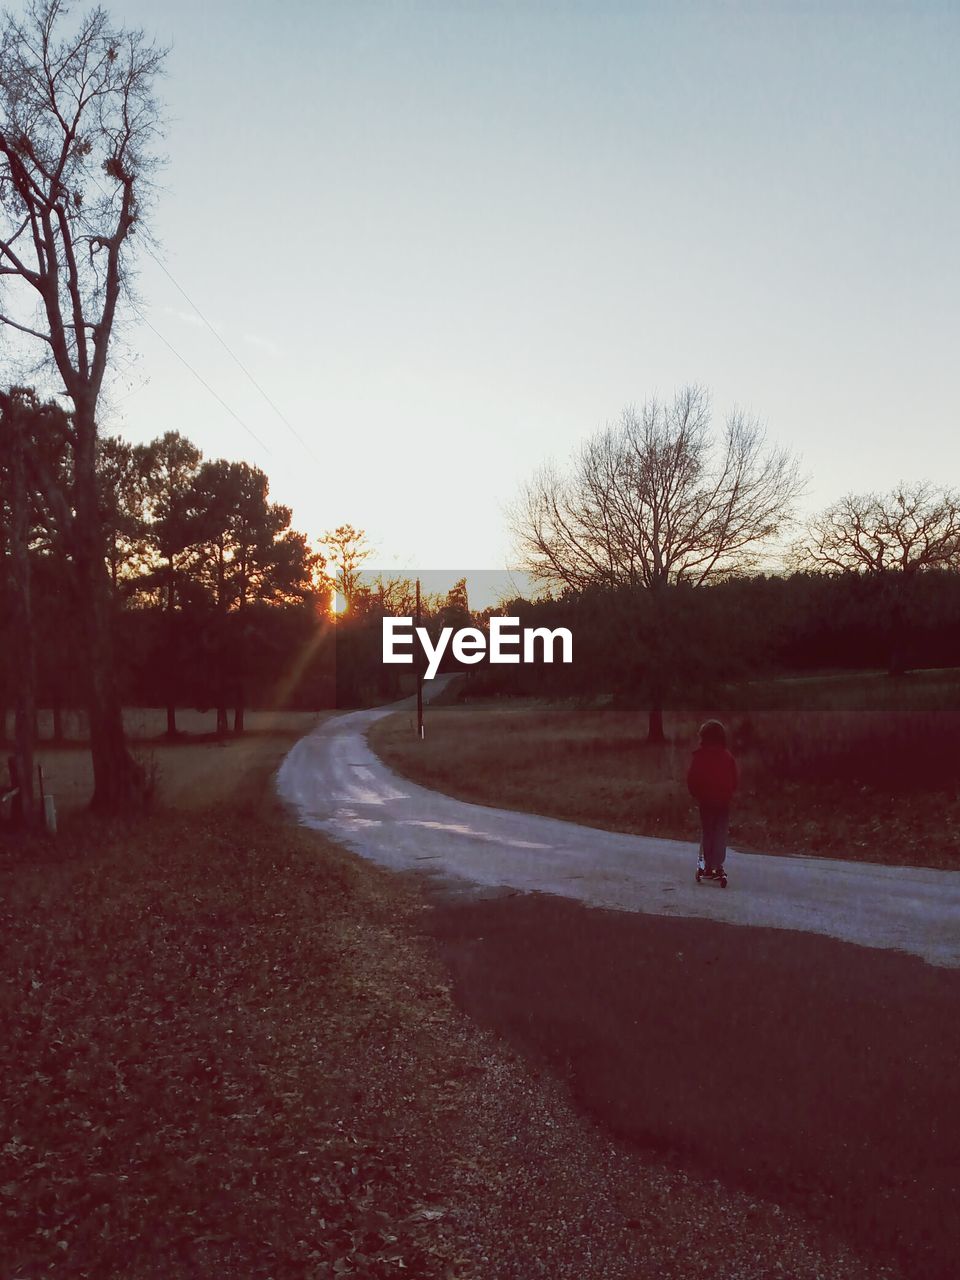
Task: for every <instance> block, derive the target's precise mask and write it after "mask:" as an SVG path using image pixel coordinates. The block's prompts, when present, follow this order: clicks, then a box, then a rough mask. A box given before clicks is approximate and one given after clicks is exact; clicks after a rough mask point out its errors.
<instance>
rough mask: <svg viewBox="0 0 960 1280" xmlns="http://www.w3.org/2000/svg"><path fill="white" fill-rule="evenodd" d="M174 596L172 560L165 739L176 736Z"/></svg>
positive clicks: (170, 567) (169, 594)
mask: <svg viewBox="0 0 960 1280" xmlns="http://www.w3.org/2000/svg"><path fill="white" fill-rule="evenodd" d="M175 605H176V596H175V589H174V583H173V560H172V559H171V560H170V562H169V564H168V567H167V608H166V614H167V616H166V621H165V632H166V634H165V637H164V638H165V641H166V643H165V646H164V647H165V649H166V653H165V654H164V664H163V665H164V667H165V668H166V670H165V671H164V684H165V686H166V691H167V737H168V738H175V737H176V736H177V697H176V676H175V674H174V673H175V671H176V657H177V632H176V626H177V620H176V615H175V613H174V608H175Z"/></svg>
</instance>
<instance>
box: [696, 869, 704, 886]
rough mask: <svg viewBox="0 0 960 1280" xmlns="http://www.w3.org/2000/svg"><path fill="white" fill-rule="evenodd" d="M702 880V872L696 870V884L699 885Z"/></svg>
mask: <svg viewBox="0 0 960 1280" xmlns="http://www.w3.org/2000/svg"><path fill="white" fill-rule="evenodd" d="M702 879H703V872H702V871H701V870H700V869H699V868H697V884H699V883H700V881H701V880H702Z"/></svg>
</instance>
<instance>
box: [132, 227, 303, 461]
mask: <svg viewBox="0 0 960 1280" xmlns="http://www.w3.org/2000/svg"><path fill="white" fill-rule="evenodd" d="M144 247H145V248H146V251H147V253H148V254H149V255H150V257H151V258H152V259H153V260H154V262H155V263H156V264H157V266H158V267H159V268H160V270H161V271H162V272H163V274H164V275H165V276H166V277H167V279H168V280H169V281H170V282H171V284H172V285H173V286H174V288H175V289H176V290H177V291H178V292H179V293H181V294H182V295H183V297H184V298H186V300H187V302H188V303H189V304H190V306H191V307H193V309H194V311H195V312H196V313H197V315H198V316H199V317H200V319H201V320H202V321H203V323H204V324H205V325H206V327H207V328H208V329H209V330H210V332H211V333H212V334H213V336H214V337H215V338H216V340H217V341H218V342H219V343H220V345H221V347H223V349H224V351H226V353H227V355H228V356H230V358H231V360H233V361H234V363H235V364H236V365H238V366H239V368H240V369H241V370H242V371H243V373H244V374H245V375H246V377H247V378H248V379H249V380H250V382H252V383H253V385H254V386H255V387H256V389H257V390H258V391H259V392H260V394H261V395H262V396H263V398H264V400H266V402H267V404H268V405H269V406H270V408H271V409H272V410H273V411H274V413H275V414H276V415H277V417H278V418H279V419H280V421H281V422H282V423H283V424H284V426H285V427H286V428H287V430H288V431H289V432H290V433H291V435H293V436H294V438H295V439H296V440H297V441H299V443H300V444H301V446H302V447H303V448H304V449H305V450H306V452H307V453H308V454H309V455H310V457H311V458H312V459H313V460H314V462H315V463H316V464H317V465H318V466H319V465H320V459H319V458H318V457H317V455H316V454H315V453H314V452H313V450H312V449H311V447H310V445H309V444H307V442H306V440H304V438H303V436H302V435H301V434H300V432H299V431H298V430H297V429H296V427H295V426H294V425H293V423H292V422H291V421H290V419H289V418H288V417H287V415H286V414H285V413H284V412H283V410H282V409H281V408H280V407H279V405H278V404H277V403H276V401H275V400H274V399H273V398H272V397H271V396H269V395H268V394H267V392H266V391H264V389H263V387H262V386H261V385H260V383H259V382H258V381H257V380H256V378H255V377H254V376H253V374H252V373H251V372H250V370H249V369H248V368H247V366H246V365H245V364H244V363H243V361H242V360H241V359H240V357H239V356H238V355H237V353H236V352H235V351H234V350H233V348H232V347H231V346H230V344H229V343H228V342H227V340H226V339H225V338H224V337H223V336H222V335H221V334H220V333H219V332H218V331H217V330H216V329H215V328H214V326H213V325H212V324H211V323H210V321H209V320H208V319H207V317H206V316H205V315H204V314H203V312H202V311H201V310H200V308H199V307H198V306H197V304H196V303H195V302H194V300H193V299H192V298H191V297H190V295H189V293H187V291H186V289H184V287H183V285H182V284H180V282H179V281H178V280H177V279H176V278H175V277H174V275H173V273H172V272H171V271H170V270H169V269H168V268H167V267H166V266H165V265H164V264H163V263H162V262H161V261H160V259H159V258H158V257H157V255H156V254H155V253H154V252H153V250H152V249H151V248H150V246H149V245H145V246H144ZM154 332H156V330H154Z"/></svg>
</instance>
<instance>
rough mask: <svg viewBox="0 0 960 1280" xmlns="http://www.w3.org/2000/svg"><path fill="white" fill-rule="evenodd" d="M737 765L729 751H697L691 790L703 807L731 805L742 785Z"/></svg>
mask: <svg viewBox="0 0 960 1280" xmlns="http://www.w3.org/2000/svg"><path fill="white" fill-rule="evenodd" d="M739 780H740V779H739V775H738V773H737V762H736V760H734V758H733V756H732V755H731V754H730V752H729V751H728V750H727V748H726V747H697V749H696V751H694V753H693V759H692V760H691V761H690V768H689V769H688V770H687V786H688V787H689V788H690V794H691V795H692V796H693V798H694V799H695V800H696V801H697V802H698V803H699V804H715V805H728V804H729V803H730V801H731V799H732V798H733V793H734V792H735V791H736V789H737V783H738V782H739Z"/></svg>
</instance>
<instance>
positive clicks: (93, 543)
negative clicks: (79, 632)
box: [0, 0, 164, 808]
mask: <svg viewBox="0 0 960 1280" xmlns="http://www.w3.org/2000/svg"><path fill="white" fill-rule="evenodd" d="M67 16H68V14H67V5H66V3H64V0H30V2H29V3H28V5H27V7H26V12H25V16H24V17H23V18H18V17H15V16H12V15H11V16H8V18H7V21H6V26H5V28H4V31H3V34H2V38H0V284H2V285H3V286H4V288H3V292H2V294H0V327H2V328H3V329H5V330H6V331H7V333H8V337H10V336H12V335H14V334H16V335H20V340H21V341H27V340H29V341H30V342H32V343H37V344H39V345H40V348H41V350H42V352H43V353H44V356H45V360H46V364H47V366H48V367H50V368H51V369H52V371H53V372H54V373H55V374H56V375H57V376H58V377H59V379H60V381H61V383H62V386H63V391H64V393H65V394H66V396H67V397H68V398H69V400H70V401H72V403H73V412H72V414H71V424H70V447H71V453H72V468H71V470H72V475H71V479H72V488H71V493H70V495H69V502H67V501H66V500H65V499H64V497H63V495H62V494H61V495H60V496H59V500H58V501H56V509H57V510H58V514H59V517H60V522H61V526H62V527H61V533H62V536H63V539H64V542H65V544H66V545H67V547H68V548H69V552H70V557H71V562H72V565H73V569H74V573H75V576H76V580H77V587H78V599H79V600H80V601H81V602H82V603H81V608H80V619H79V620H80V623H81V626H82V629H83V633H84V641H85V647H86V651H87V655H88V663H87V669H88V674H89V706H90V736H91V752H92V755H93V766H94V777H95V795H94V803H95V804H96V805H97V806H98V807H104V808H116V807H122V806H123V805H125V804H126V803H128V802H129V801H130V800H131V799H132V798H133V797H134V795H135V793H136V790H137V785H138V776H137V769H136V766H135V764H134V761H133V760H132V758H131V756H130V755H129V753H128V751H127V749H126V744H125V740H124V733H123V721H122V715H121V707H120V700H119V695H118V691H117V684H116V678H115V673H114V664H113V639H112V635H111V626H110V619H111V608H110V582H109V577H108V574H107V569H106V565H105V560H104V553H105V542H104V533H103V527H102V522H101V514H100V501H99V494H98V481H97V465H96V463H97V406H98V401H99V397H100V392H101V388H102V386H103V381H104V375H105V373H106V370H107V359H108V351H109V347H110V341H111V336H112V334H113V331H114V325H115V322H116V319H117V315H118V308H119V305H120V302H121V298H122V295H123V294H124V291H125V289H126V288H127V287H128V285H129V272H130V266H129V247H130V240H131V237H132V236H133V234H134V232H135V230H136V229H137V228H138V227H139V226H140V223H141V219H142V217H143V211H144V204H145V201H146V199H147V197H148V193H149V190H150V174H151V172H152V170H153V168H154V167H155V164H156V161H155V159H154V158H153V148H154V145H155V142H156V139H157V134H158V118H159V117H158V107H157V103H156V101H155V99H154V96H153V84H154V81H155V79H156V76H157V74H158V72H159V70H160V67H161V63H162V60H163V56H164V52H163V51H162V50H160V49H158V48H157V47H156V46H155V45H152V44H150V43H148V42H147V40H146V38H145V36H144V35H143V33H142V32H140V31H127V30H122V29H117V28H115V27H113V26H112V25H111V22H110V19H109V16H108V15H107V13H106V12H105V11H104V10H103V9H101V8H96V9H93V10H92V11H91V12H90V13H89V14H87V15H85V16H84V17H83V18H82V19H81V20H80V21H79V22H78V23H75V24H73V27H72V29H67V28H68V23H67ZM64 32H65V34H64ZM44 479H45V480H46V484H45V487H46V488H47V489H48V490H50V491H51V492H50V500H51V505H53V504H54V502H55V499H54V495H53V493H52V490H53V489H54V488H55V483H54V481H53V480H52V478H51V477H49V476H47V477H45V478H44V477H43V476H41V481H43V480H44Z"/></svg>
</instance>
